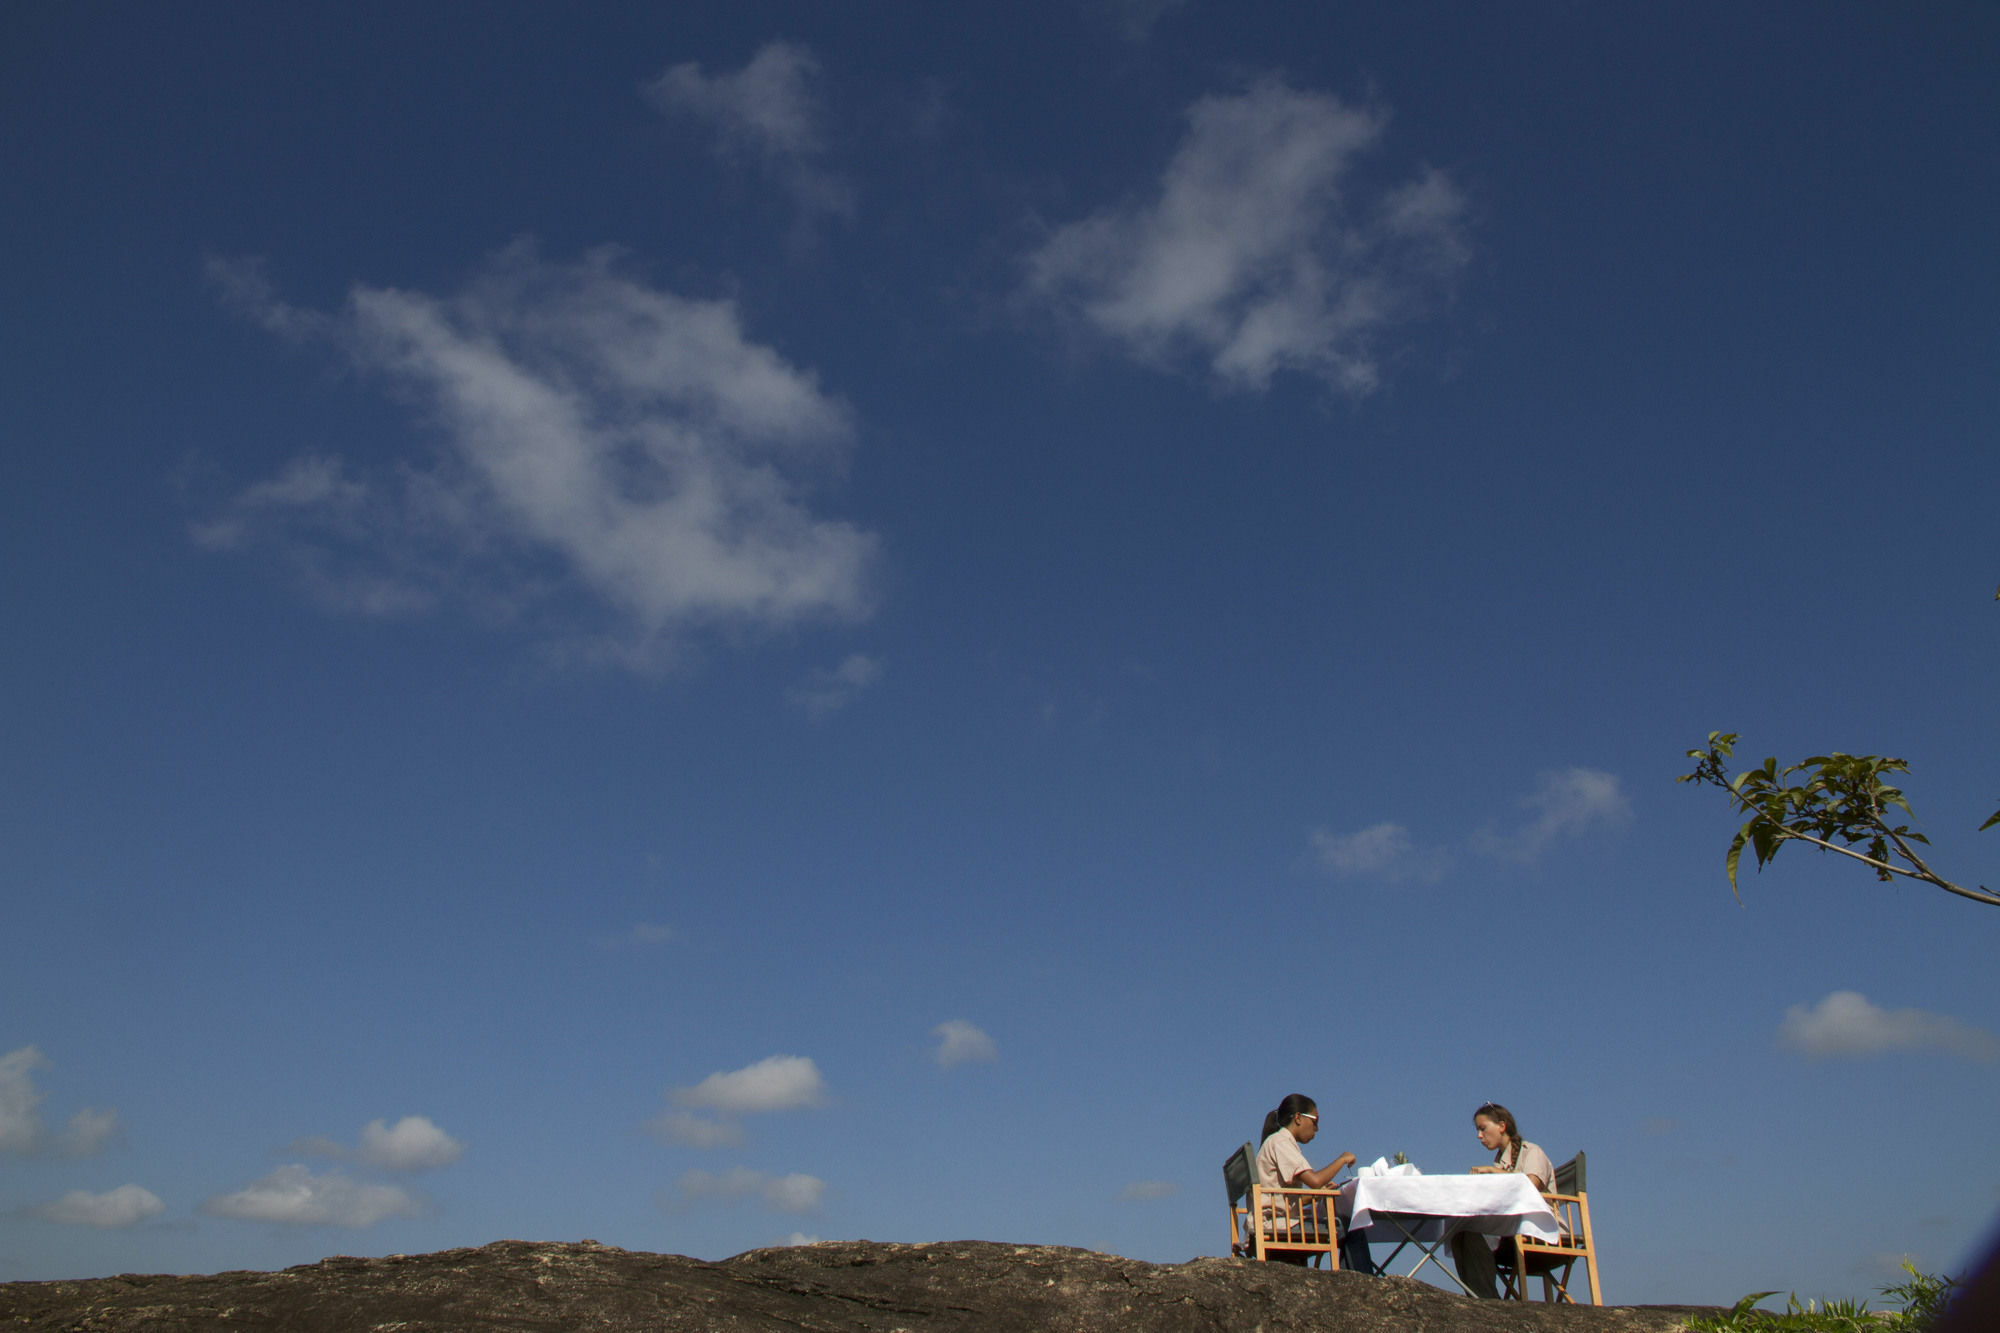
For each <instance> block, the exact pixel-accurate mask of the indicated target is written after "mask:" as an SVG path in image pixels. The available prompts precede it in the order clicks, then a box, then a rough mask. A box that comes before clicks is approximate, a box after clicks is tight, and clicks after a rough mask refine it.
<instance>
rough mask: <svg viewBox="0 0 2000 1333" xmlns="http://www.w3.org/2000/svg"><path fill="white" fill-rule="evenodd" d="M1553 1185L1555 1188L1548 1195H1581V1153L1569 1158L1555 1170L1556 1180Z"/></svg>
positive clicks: (1582, 1189) (1582, 1185) (1582, 1187)
mask: <svg viewBox="0 0 2000 1333" xmlns="http://www.w3.org/2000/svg"><path fill="white" fill-rule="evenodd" d="M1554 1184H1555V1188H1554V1189H1552V1190H1550V1191H1549V1193H1551V1194H1581V1193H1583V1191H1584V1184H1583V1154H1582V1153H1578V1154H1577V1155H1576V1156H1574V1157H1572V1158H1570V1159H1569V1160H1568V1161H1567V1162H1564V1163H1563V1164H1562V1165H1561V1166H1559V1167H1557V1168H1556V1178H1555V1181H1554Z"/></svg>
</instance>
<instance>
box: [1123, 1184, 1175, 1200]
mask: <svg viewBox="0 0 2000 1333" xmlns="http://www.w3.org/2000/svg"><path fill="white" fill-rule="evenodd" d="M1180 1192H1181V1187H1180V1186H1179V1185H1176V1184H1175V1183H1174V1182H1173V1181H1171V1180H1135V1181H1133V1182H1132V1183H1131V1184H1129V1185H1127V1186H1126V1187H1125V1188H1124V1189H1122V1190H1119V1191H1118V1197H1119V1198H1121V1199H1124V1200H1126V1201H1128V1202H1132V1203H1146V1202H1150V1201H1152V1200H1154V1199H1171V1198H1172V1197H1173V1196H1174V1195H1176V1194H1179V1193H1180Z"/></svg>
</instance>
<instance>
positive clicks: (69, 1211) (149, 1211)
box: [28, 1185, 167, 1231]
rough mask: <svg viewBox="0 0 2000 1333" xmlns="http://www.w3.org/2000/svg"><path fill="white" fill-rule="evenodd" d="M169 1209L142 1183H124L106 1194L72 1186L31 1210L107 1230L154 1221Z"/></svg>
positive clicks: (52, 1219)
mask: <svg viewBox="0 0 2000 1333" xmlns="http://www.w3.org/2000/svg"><path fill="white" fill-rule="evenodd" d="M166 1211H167V1205H166V1204H164V1203H162V1202H160V1197H159V1196H158V1195H157V1194H155V1193H153V1192H152V1191H151V1190H149V1189H145V1188H143V1187H142V1186H139V1185H120V1186H119V1187H118V1188H117V1189H114V1190H106V1191H105V1192H104V1193H102V1194H92V1193H90V1192H89V1191H87V1190H71V1191H70V1192H69V1193H67V1194H65V1195H63V1196H62V1197H61V1198H60V1199H55V1200H52V1201H51V1202H49V1203H44V1204H37V1205H36V1206H34V1207H32V1208H30V1209H28V1212H29V1213H30V1214H31V1215H32V1216H35V1217H39V1218H41V1219H42V1220H43V1221H45V1222H55V1223H58V1224H60V1225H62V1226H76V1227H97V1228H98V1229H99V1230H103V1231H118V1230H123V1229H124V1228H126V1227H136V1226H138V1225H139V1224H140V1223H142V1222H148V1221H151V1220H152V1219H153V1218H155V1217H158V1216H159V1215H160V1214H161V1213H164V1212H166Z"/></svg>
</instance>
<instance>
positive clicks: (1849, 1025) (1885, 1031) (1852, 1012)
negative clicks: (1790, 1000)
mask: <svg viewBox="0 0 2000 1333" xmlns="http://www.w3.org/2000/svg"><path fill="white" fill-rule="evenodd" d="M1778 1043H1779V1044H1780V1045H1782V1046H1789V1047H1791V1048H1792V1049H1793V1050H1797V1051H1801V1052H1803V1053H1804V1054H1806V1055H1808V1056H1811V1057H1813V1058H1815V1059H1822V1060H1824V1059H1832V1058H1837V1057H1841V1056H1866V1055H1884V1054H1887V1053H1888V1052H1891V1051H1942V1052H1944V1053H1945V1054H1947V1055H1955V1056H1959V1057H1962V1058H1964V1059H1967V1060H1978V1061H1982V1062H1988V1061H1992V1060H1995V1059H2000V1038H1996V1037H1995V1036H1994V1035H1993V1034H1992V1033H1990V1032H1987V1031H1985V1030H1984V1029H1983V1028H1976V1027H1973V1026H1971V1025H1970V1024H1967V1023H1962V1022H1960V1021H1959V1020H1958V1019H1956V1018H1949V1017H1946V1016H1945V1015H1943V1014H1932V1013H1926V1012H1925V1011H1923V1010H1922V1009H1882V1008H1879V1007H1877V1006H1876V1005H1873V1004H1871V1003H1869V1001H1868V998H1867V997H1866V996H1865V995H1861V994H1859V993H1858V992H1856V991H1851V990H1842V991H1834V992H1833V993H1832V994H1830V995H1828V996H1827V997H1826V998H1825V999H1823V1000H1821V1001H1820V1002H1819V1003H1818V1004H1816V1005H1814V1006H1812V1007H1810V1008H1808V1007H1807V1006H1805V1005H1802V1004H1795V1005H1793V1006H1792V1007H1791V1008H1789V1009H1787V1010H1786V1011H1785V1020H1784V1022H1782V1023H1780V1024H1779V1025H1778Z"/></svg>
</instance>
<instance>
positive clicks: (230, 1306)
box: [0, 1240, 1705, 1333]
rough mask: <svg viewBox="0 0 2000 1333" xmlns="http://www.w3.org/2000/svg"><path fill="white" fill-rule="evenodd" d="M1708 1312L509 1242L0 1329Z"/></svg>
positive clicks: (849, 1256)
mask: <svg viewBox="0 0 2000 1333" xmlns="http://www.w3.org/2000/svg"><path fill="white" fill-rule="evenodd" d="M1703 1312H1705V1311H1702V1310H1698V1309H1696V1308H1694V1307H1670V1306H1637V1307H1607V1308H1604V1309H1592V1308H1589V1307H1584V1308H1576V1307H1569V1306H1565V1307H1553V1306H1545V1305H1540V1304H1537V1303H1530V1304H1527V1305H1519V1304H1515V1303H1514V1302H1511V1301H1473V1300H1468V1299H1466V1298H1464V1297H1462V1296H1458V1295H1453V1294H1448V1293H1446V1292H1443V1291H1440V1290H1439V1289H1437V1288H1435V1287H1432V1286H1428V1285H1426V1284H1424V1283H1421V1282H1416V1281H1412V1280H1410V1279H1407V1278H1367V1277H1360V1276H1357V1275H1355V1274H1351V1273H1321V1272H1316V1271H1308V1270H1305V1269H1299V1268H1293V1267H1289V1266H1286V1265H1282V1264H1259V1263H1253V1262H1250V1261H1247V1260H1241V1259H1196V1260H1194V1261H1193V1262H1191V1263H1185V1264H1148V1263H1140V1262H1138V1261H1137V1260H1133V1259H1120V1258H1117V1257H1116V1256H1113V1255H1107V1254H1096V1253H1093V1252H1091V1251H1089V1250H1074V1249H1063V1248H1059V1247H1055V1246H1043V1245H1003V1244H995V1243H992V1242H987V1241H955V1242H945V1243H937V1244H929V1245H891V1244H880V1243H876V1242H872V1241H834V1242H823V1243H821V1244H817V1245H808V1246H798V1247H794V1248H786V1249H771V1250H752V1251H750V1252H749V1253H747V1254H740V1255H737V1256H736V1257H735V1258H733V1259H726V1260H724V1261H722V1262H721V1263H705V1262H703V1261H701V1260H698V1259H687V1258H683V1257H681V1256H679V1255H670V1254H642V1253H635V1252H632V1251H628V1250H620V1249H615V1248H613V1247H611V1246H607V1245H599V1244H597V1243H596V1242H595V1241H587V1240H586V1241H581V1242H578V1243H575V1244H553V1243H541V1242H530V1241H498V1242H496V1243H494V1244H491V1245H485V1246H481V1247H480V1248H478V1249H468V1250H445V1251H441V1252H439V1253H437V1254H419V1255H393V1256H390V1257H388V1258H382V1259H346V1258H337V1259H327V1260H323V1261H322V1262H320V1263H316V1264H309V1265H306V1266H304V1267H300V1268H288V1269H286V1270H285V1271H283V1272H281V1273H218V1274H215V1275H213V1276H206V1277H164V1276H163V1277H138V1276H125V1277H112V1278H96V1279H92V1280H89V1281H82V1282H12V1283H6V1284H0V1329H6V1330H15V1329H19V1330H31V1329H50V1330H65V1331H70V1330H75V1331H77V1333H81V1331H82V1330H89V1331H90V1333H123V1331H125V1330H132V1331H133V1333H137V1330H142V1329H143V1330H146V1331H147V1333H178V1331H179V1330H196V1329H199V1330H204V1333H206V1330H212V1329H231V1330H260V1329H273V1330H276V1329H284V1330H288V1333H336V1331H337V1333H364V1331H365V1333H457V1331H459V1330H464V1331H465V1333H471V1331H472V1330H481V1331H482V1333H484V1331H485V1330H508V1331H509V1333H539V1331H540V1330H547V1331H548V1333H557V1330H561V1333H571V1331H572V1330H579V1329H594V1330H603V1331H604V1333H622V1331H623V1330H640V1329H645V1330H696V1329H701V1330H709V1329H714V1330H745V1331H746V1333H747V1331H748V1330H759V1331H760V1333H761V1331H762V1330H785V1331H786V1333H799V1330H810V1331H812V1333H891V1331H892V1330H905V1331H906V1333H946V1331H947V1330H949V1331H950V1333H987V1331H988V1330H992V1331H993V1333H1000V1330H1006V1333H1021V1331H1022V1330H1051V1331H1053V1330H1065V1331H1067V1330H1076V1331H1078V1333H1082V1331H1083V1330H1089V1331H1090V1333H1106V1331H1110V1330H1116V1331H1119V1333H1124V1331H1127V1330H1129V1331H1130V1333H1204V1331H1205V1330H1211V1329H1213V1330H1218V1331H1219V1330H1224V1329H1227V1330H1232V1331H1233V1333H1248V1331H1249V1330H1261V1331H1262V1333H1282V1331H1284V1330H1300V1331H1304V1330H1339V1331H1340V1333H1419V1331H1421V1333H1537V1331H1540V1330H1563V1331H1564V1333H1611V1331H1612V1330H1616V1331H1617V1333H1669V1331H1670V1330H1674V1329H1678V1328H1679V1327H1681V1321H1682V1319H1683V1318H1685V1317H1686V1316H1687V1315H1690V1314H1694V1313H1703Z"/></svg>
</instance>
